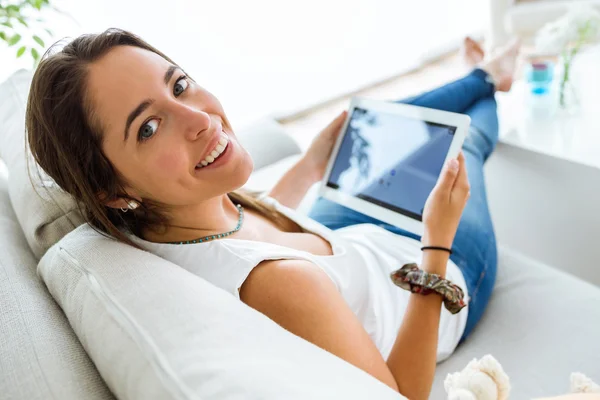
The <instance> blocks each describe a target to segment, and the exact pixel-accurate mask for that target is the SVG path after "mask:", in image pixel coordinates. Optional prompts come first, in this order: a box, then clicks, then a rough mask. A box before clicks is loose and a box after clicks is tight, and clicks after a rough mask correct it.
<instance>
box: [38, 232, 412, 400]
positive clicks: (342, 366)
mask: <svg viewBox="0 0 600 400" xmlns="http://www.w3.org/2000/svg"><path fill="white" fill-rule="evenodd" d="M217 267H218V266H215V268H217ZM38 273H39V274H40V276H41V277H42V278H43V280H44V282H45V283H46V285H47V286H48V289H49V290H50V292H51V293H52V295H53V296H54V298H55V299H56V301H57V302H58V304H59V305H60V306H61V307H62V309H63V311H64V312H65V314H66V316H67V318H68V319H69V322H70V323H71V326H72V327H73V329H74V331H75V333H76V334H77V336H78V337H79V339H80V341H81V343H82V344H83V346H84V348H85V349H86V350H87V352H88V354H89V355H90V357H91V359H92V360H93V361H94V363H95V364H96V367H97V368H98V371H99V372H100V374H101V375H102V377H103V378H104V380H105V381H106V383H107V384H108V386H109V387H110V389H111V390H112V391H113V393H115V395H116V396H117V397H118V398H120V399H144V400H152V399H157V400H158V399H160V400H165V399H263V400H271V399H273V400H280V399H401V398H402V397H401V396H400V395H399V394H397V393H395V392H394V391H392V390H391V389H390V388H389V387H387V386H386V385H384V384H383V383H381V382H380V381H378V380H376V379H375V378H373V377H372V376H371V375H369V374H367V373H365V372H364V371H362V370H360V369H358V368H356V367H354V366H352V365H351V364H348V363H346V362H345V361H343V360H342V359H340V358H338V357H335V356H333V355H332V354H330V353H328V352H326V351H324V350H322V349H320V348H318V347H317V346H315V345H313V344H311V343H309V342H307V341H305V340H303V339H301V338H299V337H297V336H295V335H293V334H291V333H290V332H288V331H286V330H284V329H283V328H281V327H280V326H278V325H277V324H275V322H273V321H272V320H270V319H268V318H267V317H266V316H264V315H263V314H261V313H259V312H257V311H255V310H253V309H251V308H250V307H248V306H246V305H244V303H242V302H240V301H239V300H237V299H235V298H234V297H233V296H231V295H230V294H228V293H226V292H225V291H223V290H221V289H219V288H217V287H215V286H213V285H211V284H209V283H207V282H206V281H205V280H203V279H201V278H200V277H198V276H196V275H193V274H191V273H190V272H188V271H186V270H184V269H183V268H180V267H178V266H176V265H174V264H171V263H169V262H168V261H165V260H163V259H161V258H159V257H157V256H155V255H153V254H150V253H148V252H144V251H140V250H137V249H135V248H133V247H131V246H128V245H125V244H121V243H117V242H115V241H114V240H112V239H108V238H105V237H103V236H101V235H99V234H98V233H96V232H94V231H93V230H92V229H91V228H90V227H89V226H87V225H82V226H80V227H79V228H77V229H76V230H74V231H73V232H71V233H70V234H68V235H67V236H66V237H65V238H63V239H62V240H61V241H60V242H59V243H58V244H56V245H55V246H54V247H52V248H51V249H50V250H49V251H48V253H47V254H46V255H45V256H44V257H43V258H42V260H41V261H40V263H39V266H38Z"/></svg>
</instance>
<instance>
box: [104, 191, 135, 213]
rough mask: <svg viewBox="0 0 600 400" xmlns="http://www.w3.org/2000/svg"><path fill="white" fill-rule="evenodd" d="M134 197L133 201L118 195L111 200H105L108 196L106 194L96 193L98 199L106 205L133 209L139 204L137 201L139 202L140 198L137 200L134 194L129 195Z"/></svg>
mask: <svg viewBox="0 0 600 400" xmlns="http://www.w3.org/2000/svg"><path fill="white" fill-rule="evenodd" d="M131 197H133V198H134V199H136V200H135V201H129V202H128V201H127V199H124V198H122V197H118V198H116V199H112V200H107V198H108V196H107V195H106V193H105V192H100V193H98V198H99V199H100V201H101V202H102V203H103V204H104V205H105V206H107V207H110V208H128V209H133V208H137V206H138V205H139V204H138V203H141V200H138V199H137V197H136V196H131Z"/></svg>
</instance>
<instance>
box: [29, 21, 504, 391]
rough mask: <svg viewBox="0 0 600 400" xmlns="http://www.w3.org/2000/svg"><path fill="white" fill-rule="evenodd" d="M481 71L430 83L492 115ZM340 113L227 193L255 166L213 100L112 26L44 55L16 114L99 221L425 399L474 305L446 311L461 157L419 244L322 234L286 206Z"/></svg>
mask: <svg viewBox="0 0 600 400" xmlns="http://www.w3.org/2000/svg"><path fill="white" fill-rule="evenodd" d="M487 76H488V75H487V73H486V72H485V71H483V70H476V71H474V72H473V73H471V74H470V75H468V76H467V77H465V78H464V79H463V80H462V81H458V82H455V83H454V84H451V85H450V87H449V88H442V89H440V91H441V92H443V93H444V96H442V97H443V98H448V97H453V100H456V101H453V102H452V104H463V105H464V106H465V107H467V106H468V105H469V104H471V103H477V102H481V101H484V100H485V101H486V103H485V104H488V106H489V109H490V114H489V115H490V117H489V118H490V119H493V115H494V113H495V108H493V107H492V106H493V104H491V103H490V102H489V97H490V96H492V95H493V92H494V86H493V85H492V84H491V83H490V82H489V81H488V80H487V79H486V77H487ZM465 88H471V90H470V92H471V94H470V95H469V96H465V95H464V94H465V92H466V89H465ZM434 94H435V93H434ZM438 94H439V93H438ZM432 97H434V98H435V97H437V95H435V96H432ZM482 104H484V103H482ZM486 116H487V114H486ZM345 117H346V115H345V113H341V114H340V115H339V116H338V117H337V118H336V119H335V120H334V121H333V122H332V123H331V124H330V125H329V126H327V127H326V128H325V129H324V130H323V131H322V132H321V133H320V134H319V135H318V136H317V139H316V140H315V141H314V142H313V144H312V145H311V147H310V149H309V150H308V151H307V152H306V153H305V154H304V155H303V156H302V158H301V159H300V161H298V162H297V164H295V165H294V166H293V167H292V168H291V169H290V170H289V171H287V172H286V174H285V175H284V176H283V178H281V180H280V181H279V182H278V183H277V184H276V185H275V187H274V188H273V190H272V191H271V192H270V193H269V195H268V196H264V197H260V198H255V197H253V196H251V195H249V194H247V193H244V192H242V191H241V190H240V188H241V187H242V186H243V185H244V184H245V183H246V181H247V179H248V177H249V176H250V173H251V172H252V168H253V163H252V160H251V158H250V156H249V154H248V152H247V151H246V150H245V149H244V148H243V147H242V146H241V145H240V142H239V141H238V138H237V136H236V134H235V132H234V129H233V128H232V125H231V123H230V121H229V120H228V118H227V116H226V114H225V111H224V110H223V107H222V105H221V103H220V102H219V100H218V99H217V98H216V97H215V96H214V95H213V94H212V93H210V92H208V91H207V90H206V89H204V88H203V87H202V86H201V85H200V84H199V83H198V82H196V81H195V80H194V79H193V78H192V77H191V76H189V75H188V74H186V73H185V72H184V70H183V69H182V68H181V67H180V66H179V65H178V64H177V63H175V62H174V61H173V60H171V59H169V58H168V57H166V56H165V55H164V54H162V53H160V52H159V51H158V50H156V49H155V48H153V47H151V46H150V45H148V44H147V43H146V42H144V41H143V40H141V39H140V38H138V37H137V36H135V35H133V34H131V33H129V32H125V31H122V30H117V29H112V30H109V31H106V32H103V33H101V34H97V35H84V36H80V37H78V38H77V39H75V40H73V41H72V42H71V43H69V44H67V45H66V46H65V47H64V48H62V49H59V50H58V51H56V52H54V50H53V51H51V52H50V53H48V54H47V55H45V56H44V57H43V59H42V61H41V62H40V65H39V68H38V69H37V71H36V73H35V75H34V77H33V82H32V87H31V90H30V96H29V101H28V106H27V122H26V125H27V126H26V127H27V135H28V142H29V145H30V147H31V150H32V153H33V155H34V157H35V160H36V161H37V162H38V163H39V165H40V166H41V167H42V168H43V169H44V170H45V171H46V172H47V173H48V174H49V175H50V176H51V177H52V178H53V179H54V180H55V181H56V182H57V183H58V185H60V186H61V187H62V188H63V189H64V190H65V191H66V192H68V193H69V194H71V195H72V196H74V197H75V199H76V200H78V202H79V204H80V205H81V208H82V211H83V212H84V215H87V220H88V223H89V224H90V225H92V226H93V227H95V228H96V229H97V230H99V231H101V232H103V233H104V234H106V235H109V236H111V237H113V238H115V239H117V240H120V241H123V242H125V243H128V244H131V245H133V246H136V247H138V248H142V249H145V250H148V251H150V252H152V253H154V254H156V255H158V256H161V257H163V258H165V259H167V260H170V261H172V262H173V263H174V264H176V265H179V266H181V267H183V268H185V269H186V270H188V271H190V272H192V273H194V274H196V275H197V276H200V277H202V278H204V279H206V280H207V281H209V282H211V283H212V284H214V285H216V286H218V287H220V288H221V289H223V290H225V291H227V292H228V293H230V294H231V295H233V296H235V297H236V298H238V299H240V300H241V301H243V302H244V303H246V304H247V305H249V306H250V307H253V308H254V309H256V310H258V311H260V312H262V313H263V314H265V315H267V316H268V317H269V318H271V319H272V320H274V321H275V322H277V323H278V324H280V325H281V326H282V327H283V328H285V329H287V330H289V331H291V332H292V333H294V334H296V335H298V336H301V337H303V338H304V339H306V340H308V341H310V342H312V343H314V344H315V345H317V346H320V347H321V348H323V349H325V350H327V351H329V352H331V353H333V354H335V355H337V356H338V357H340V358H342V359H344V360H346V361H348V362H349V363H352V364H354V365H355V366H357V367H358V368H361V369H363V370H364V371H366V372H367V373H369V374H371V375H373V376H374V377H376V378H377V379H379V380H381V381H382V382H384V383H385V384H387V385H388V386H390V387H391V388H393V389H394V390H397V391H400V392H401V393H403V394H405V395H406V396H407V397H409V398H411V399H413V398H414V399H421V398H427V397H428V394H429V391H430V390H431V384H432V381H433V376H434V371H435V365H436V360H442V359H445V358H446V357H448V356H449V355H450V354H451V353H452V352H453V351H454V349H455V348H456V346H457V345H458V343H459V341H460V339H461V338H462V337H463V334H467V330H466V327H467V326H468V325H467V318H468V317H469V316H474V317H472V321H474V322H471V325H473V324H474V323H475V322H476V321H477V319H478V317H479V316H480V314H481V313H480V311H481V310H482V309H483V308H484V307H485V304H486V302H487V298H485V297H481V296H483V295H480V297H479V299H483V300H480V301H479V302H478V303H477V304H478V308H477V309H473V311H477V310H480V311H479V312H473V313H472V312H471V310H468V311H467V310H465V311H464V312H461V313H458V312H459V311H460V310H461V309H464V308H465V302H464V301H463V298H466V297H464V296H463V294H464V293H467V295H468V293H470V289H468V285H467V282H466V281H465V277H466V276H467V275H463V270H461V269H460V268H459V267H458V265H457V264H455V263H454V262H453V261H451V260H450V258H449V257H450V254H451V253H452V250H451V249H450V247H451V246H452V243H453V239H454V236H455V234H456V232H457V227H458V224H459V221H460V218H461V214H462V211H463V209H464V207H465V205H466V202H467V199H468V198H469V182H468V179H467V172H466V166H465V165H466V159H465V157H464V156H463V155H460V156H459V157H458V159H454V160H451V162H450V163H448V165H447V166H446V168H445V169H444V170H443V172H442V173H441V175H440V178H439V180H438V182H437V183H436V186H435V188H434V189H433V190H432V191H431V194H430V195H429V198H428V200H427V204H426V205H425V209H424V211H423V221H424V225H425V231H426V235H425V236H424V237H423V242H424V243H423V244H424V245H425V246H426V247H423V248H421V244H420V243H419V241H418V240H415V239H414V238H410V237H405V236H402V235H398V234H396V233H393V232H390V231H388V230H385V229H384V228H382V227H381V226H379V225H375V224H369V223H364V224H357V225H355V226H352V227H347V228H346V229H343V230H339V231H332V230H331V229H328V228H327V227H325V226H324V225H321V224H320V223H318V222H316V221H314V220H311V219H310V218H308V217H307V216H305V215H302V214H300V213H298V212H296V211H294V210H293V209H294V208H295V207H296V206H297V204H298V203H299V201H300V199H301V198H302V197H303V196H304V194H305V193H306V191H307V190H308V188H309V187H310V186H311V185H312V184H313V183H315V182H317V181H318V180H320V179H321V178H322V177H323V174H324V172H325V166H326V165H327V161H328V159H329V156H330V154H331V151H332V148H333V145H334V143H335V141H336V138H337V135H338V134H339V131H340V129H341V127H342V124H343V122H344V120H345ZM490 141H493V139H490ZM488 143H490V142H489V141H485V140H483V139H482V140H480V141H479V142H477V144H476V145H474V146H473V149H474V150H472V155H471V156H470V157H471V159H472V160H473V158H472V157H475V156H480V155H481V154H480V151H483V150H486V149H487V150H488V151H491V149H489V148H488V147H484V144H485V146H489V145H488ZM261 145H264V146H268V145H269V144H268V143H261ZM482 148H483V150H482ZM481 167H482V164H481V162H480V164H479V165H478V167H477V169H476V170H475V171H474V172H477V171H479V170H481ZM479 189H480V190H478V191H477V193H478V195H479V197H481V196H483V194H482V193H483V189H484V188H483V187H480V188H479ZM483 206H485V207H487V205H486V204H485V201H484V202H483ZM483 206H482V207H483ZM332 214H333V216H335V215H343V213H338V212H337V210H335V209H333V213H332ZM356 220H360V218H357V219H356ZM345 222H348V224H350V225H352V224H353V223H352V221H351V220H349V219H347V220H345ZM466 225H467V227H468V228H469V229H467V230H466V231H465V230H464V229H463V231H464V232H466V233H465V234H463V235H462V236H461V237H462V239H461V240H463V241H465V240H468V241H469V243H472V242H473V240H472V237H473V235H475V234H477V235H478V236H480V237H487V236H486V235H488V232H487V230H486V229H487V225H486V224H482V223H481V221H480V220H479V219H477V220H473V221H471V222H469V221H467V224H466ZM490 225H491V224H490ZM470 228H472V230H473V232H471V229H470ZM493 246H495V242H492V243H490V245H489V247H490V248H491V247H493ZM421 250H425V251H424V253H423V254H421ZM469 254H470V256H469V257H468V258H466V259H464V260H459V261H460V264H461V265H462V268H463V269H464V271H465V272H470V275H468V276H470V277H471V278H472V279H470V280H469V282H470V283H471V284H472V285H474V283H473V282H475V283H476V284H477V285H478V286H477V288H478V289H479V286H482V283H481V282H483V279H482V278H481V276H483V275H484V273H483V272H481V270H482V268H488V269H487V271H488V275H487V276H489V277H490V278H488V279H486V280H485V282H487V283H489V282H492V283H493V279H494V270H493V268H492V267H490V265H491V263H492V262H494V260H493V257H495V252H491V251H490V252H489V260H488V259H487V258H486V259H484V258H483V257H480V253H479V252H471V253H469ZM418 258H421V260H422V262H421V270H420V271H419V270H418V269H415V266H414V264H413V263H414V262H415V261H417V259H418ZM457 260H458V259H457ZM488 261H489V262H488ZM402 264H409V265H408V267H410V270H409V269H406V268H404V267H403V268H401V269H398V267H399V266H400V265H402ZM405 267H406V265H405ZM467 267H468V268H467ZM403 271H404V272H406V271H409V272H410V276H408V275H402V274H403V273H404V272H403ZM433 274H435V275H433ZM390 276H394V279H396V281H397V282H401V281H402V279H404V278H406V279H407V280H408V281H410V282H411V283H410V284H409V283H406V282H405V281H402V282H403V284H400V285H397V284H396V283H395V281H393V280H392V279H390ZM450 280H452V281H453V282H455V283H456V284H452V283H451V282H450ZM423 282H429V283H431V282H435V288H434V289H435V292H436V294H442V295H443V296H445V297H444V298H445V301H444V305H445V306H446V308H445V309H443V310H442V307H441V306H442V296H438V295H435V296H421V295H420V294H411V293H410V292H409V291H405V290H402V289H410V290H411V291H412V292H413V293H429V291H430V290H433V288H430V287H426V288H423V287H422V286H418V285H419V284H421V285H422V283H423ZM413 285H414V286H413ZM401 288H402V289H401ZM461 288H462V289H461ZM413 289H414V290H413ZM421 289H423V290H421ZM473 292H474V293H475V294H477V290H474V291H473ZM479 293H484V294H485V293H487V294H486V296H489V290H483V289H482V290H480V291H479ZM467 297H468V296H467ZM438 337H439V340H438Z"/></svg>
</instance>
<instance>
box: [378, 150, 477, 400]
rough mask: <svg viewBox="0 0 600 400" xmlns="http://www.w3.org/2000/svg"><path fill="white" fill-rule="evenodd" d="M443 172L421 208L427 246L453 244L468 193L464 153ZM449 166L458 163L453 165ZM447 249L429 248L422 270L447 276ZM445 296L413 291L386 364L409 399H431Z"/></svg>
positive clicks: (424, 256)
mask: <svg viewBox="0 0 600 400" xmlns="http://www.w3.org/2000/svg"><path fill="white" fill-rule="evenodd" d="M452 162H453V163H452V164H448V165H447V166H446V167H445V168H444V169H443V170H442V172H441V174H440V177H439V179H438V182H437V184H436V186H435V188H434V189H433V190H432V192H431V194H430V195H429V197H428V198H427V202H426V204H425V209H424V210H423V225H424V227H425V232H424V234H423V237H422V242H423V244H424V245H425V246H442V247H446V248H451V247H452V242H453V241H454V236H455V234H456V230H457V228H458V223H459V221H460V217H461V215H462V211H463V209H464V207H465V205H466V203H467V200H468V198H469V193H470V192H469V190H470V187H469V179H468V177H467V170H466V166H465V158H464V156H463V154H462V153H461V154H459V156H458V160H452ZM451 165H453V166H454V167H453V168H452V167H451ZM448 259H449V254H448V253H446V252H443V251H425V252H424V253H423V260H422V263H421V269H423V270H425V271H427V272H429V273H434V274H438V275H441V276H442V277H445V276H446V266H447V264H448ZM441 307H442V298H441V297H440V296H437V295H430V296H422V295H418V294H412V295H411V296H410V300H409V303H408V307H407V309H406V313H405V314H404V319H403V321H402V326H401V327H400V331H399V332H398V337H397V338H396V342H395V343H394V347H393V349H392V352H391V353H390V357H389V358H388V365H389V366H390V370H391V371H392V373H393V374H394V376H397V380H396V381H397V382H398V387H399V388H400V391H401V392H402V393H403V394H404V395H405V396H407V397H408V398H410V399H427V398H428V397H429V392H430V391H431V385H432V384H433V378H434V374H435V367H436V358H437V343H438V331H439V325H440V313H441Z"/></svg>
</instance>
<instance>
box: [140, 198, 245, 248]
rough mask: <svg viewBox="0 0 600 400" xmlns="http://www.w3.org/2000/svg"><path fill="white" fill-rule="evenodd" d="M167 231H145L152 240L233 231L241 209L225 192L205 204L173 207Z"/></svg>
mask: <svg viewBox="0 0 600 400" xmlns="http://www.w3.org/2000/svg"><path fill="white" fill-rule="evenodd" d="M170 217H171V220H170V222H169V225H168V226H166V230H164V231H162V232H160V233H158V232H154V231H151V230H146V231H144V232H143V237H144V239H145V240H148V241H151V242H179V241H187V240H194V239H196V238H198V237H201V236H208V235H213V234H220V233H224V232H228V231H231V230H232V229H234V228H235V226H236V225H237V223H238V218H239V211H238V209H237V207H236V206H235V204H234V203H233V202H232V201H231V199H229V196H227V195H226V194H224V195H222V196H218V197H214V198H212V199H208V200H205V201H203V202H202V203H198V204H192V205H186V206H181V207H177V208H173V209H172V210H171V212H170Z"/></svg>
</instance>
